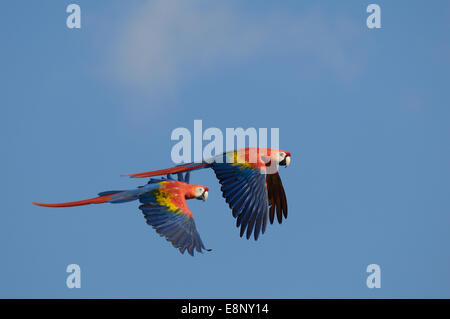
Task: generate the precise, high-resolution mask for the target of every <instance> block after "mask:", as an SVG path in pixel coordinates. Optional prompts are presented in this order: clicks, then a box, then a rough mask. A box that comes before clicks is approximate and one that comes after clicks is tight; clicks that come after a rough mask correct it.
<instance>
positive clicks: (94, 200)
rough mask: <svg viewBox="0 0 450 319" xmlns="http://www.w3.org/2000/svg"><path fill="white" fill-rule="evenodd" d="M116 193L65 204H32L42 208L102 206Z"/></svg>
mask: <svg viewBox="0 0 450 319" xmlns="http://www.w3.org/2000/svg"><path fill="white" fill-rule="evenodd" d="M114 194H117V193H113V194H108V195H103V196H99V197H95V198H89V199H85V200H80V201H76V202H67V203H56V204H45V203H36V202H32V203H33V204H34V205H37V206H43V207H71V206H83V205H89V204H102V203H106V202H108V201H109V200H110V199H111V197H112V196H113V195H114Z"/></svg>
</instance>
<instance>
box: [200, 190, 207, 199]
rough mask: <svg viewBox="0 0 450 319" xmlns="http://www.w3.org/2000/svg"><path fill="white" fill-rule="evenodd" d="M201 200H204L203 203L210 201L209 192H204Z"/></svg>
mask: <svg viewBox="0 0 450 319" xmlns="http://www.w3.org/2000/svg"><path fill="white" fill-rule="evenodd" d="M201 199H202V200H203V201H206V200H207V199H208V192H207V191H204V192H203V194H202V197H201Z"/></svg>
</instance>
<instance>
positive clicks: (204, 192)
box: [188, 184, 209, 201]
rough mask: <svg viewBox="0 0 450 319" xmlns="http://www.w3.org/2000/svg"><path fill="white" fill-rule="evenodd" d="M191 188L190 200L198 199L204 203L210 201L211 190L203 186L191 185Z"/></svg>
mask: <svg viewBox="0 0 450 319" xmlns="http://www.w3.org/2000/svg"><path fill="white" fill-rule="evenodd" d="M189 186H190V187H191V188H190V194H188V195H189V198H196V199H201V200H203V201H205V200H207V199H208V191H209V188H208V187H206V186H202V185H193V184H192V185H189Z"/></svg>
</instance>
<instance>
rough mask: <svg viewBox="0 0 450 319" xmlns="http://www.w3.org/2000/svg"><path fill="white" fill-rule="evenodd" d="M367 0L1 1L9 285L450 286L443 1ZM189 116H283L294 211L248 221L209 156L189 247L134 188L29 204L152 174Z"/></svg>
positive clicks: (227, 120)
mask: <svg viewBox="0 0 450 319" xmlns="http://www.w3.org/2000/svg"><path fill="white" fill-rule="evenodd" d="M72 2H73V3H77V4H79V5H80V6H81V10H82V22H81V23H82V27H81V29H80V30H71V29H68V28H67V27H66V17H67V15H68V14H67V13H66V12H65V9H66V6H67V5H68V4H69V3H72ZM374 2H375V3H378V4H379V5H380V6H381V10H382V16H381V19H382V28H381V29H378V30H369V29H368V28H367V26H366V18H367V16H368V13H366V7H367V5H368V4H369V3H371V2H368V1H356V0H355V1H264V2H262V1H258V3H256V2H255V1H214V2H213V1H184V2H181V1H179V2H172V1H162V0H161V1H137V0H134V1H100V0H98V1H75V0H74V1H3V2H2V5H1V18H0V40H1V50H0V64H1V68H0V91H1V94H0V105H1V115H0V143H1V157H0V164H1V166H0V167H1V171H2V172H1V176H2V182H1V183H0V189H1V191H0V193H1V200H2V205H1V210H0V211H1V214H0V216H1V217H0V256H1V257H0V297H31V298H37V297H57V298H91V297H96V298H102V297H124V298H156V297H159V298H171V297H177V298H195V297H198V298H205V297H216V298H221V297H242V298H250V297H256V298H263V297H266V298H304V297H312V298H333V297H334V298H341V297H351V298H361V297H363V298H366V297H368V298H390V297H437V298H440V297H446V298H449V297H450V248H449V244H450V196H449V193H450V165H449V164H450V149H449V138H450V125H449V119H450V82H449V74H450V41H449V39H450V38H449V33H450V23H449V21H450V3H449V2H448V1H444V0H443V1H406V0H405V1H374ZM194 119H201V120H203V126H204V127H205V128H206V127H218V128H220V129H223V130H225V128H227V127H244V128H247V127H256V128H259V127H267V128H271V127H278V128H280V144H281V145H280V146H281V148H283V149H286V150H288V151H290V152H291V153H292V155H293V161H292V164H291V166H290V167H289V168H287V169H282V170H281V175H282V179H283V182H284V185H285V189H286V193H287V197H288V203H289V216H288V219H287V221H286V223H283V224H282V225H278V224H277V225H272V226H270V227H268V230H267V232H266V233H265V234H264V235H263V236H261V237H260V240H258V241H257V242H255V241H253V240H251V241H247V240H245V239H242V238H240V237H239V231H238V229H237V228H236V227H235V226H234V224H235V220H234V219H233V218H232V216H231V212H230V210H229V209H228V207H227V204H226V203H225V201H224V200H223V199H222V196H221V193H220V189H219V184H218V182H217V181H216V179H215V176H214V174H213V172H212V171H202V172H199V173H198V174H196V175H193V178H192V182H195V183H201V184H204V185H208V186H209V187H210V197H209V199H208V201H207V202H206V203H203V202H200V201H191V202H189V206H190V208H191V210H192V211H193V213H194V216H195V219H196V223H197V226H198V228H199V231H200V234H201V236H202V239H203V241H204V243H205V246H206V247H208V248H212V249H213V251H212V252H210V253H205V254H203V255H198V256H196V257H194V258H192V257H190V256H188V255H181V254H179V252H178V251H177V250H175V249H174V248H172V247H171V245H170V244H169V243H168V242H166V241H165V240H164V239H163V238H161V237H159V236H158V235H157V234H156V233H155V231H154V230H153V229H152V228H151V227H149V226H147V225H146V223H145V220H144V217H143V216H142V214H141V212H140V211H139V210H138V208H137V206H138V203H126V204H122V205H109V204H105V205H91V206H84V207H76V208H67V209H45V208H41V207H35V206H33V205H31V201H43V202H59V201H70V200H79V199H84V198H88V197H91V196H93V195H95V194H96V193H98V192H100V191H104V190H109V189H117V188H119V189H121V188H124V189H127V188H133V187H135V186H138V185H140V184H141V183H143V182H145V181H142V180H132V179H128V178H125V177H121V176H120V175H121V174H124V173H134V172H140V171H146V170H152V169H159V168H165V167H168V166H171V165H172V163H171V158H170V151H171V148H172V146H173V145H174V142H172V141H171V140H170V134H171V131H172V130H173V129H175V128H177V127H186V128H189V129H191V130H192V129H193V121H194ZM72 263H76V264H79V265H80V267H81V272H82V288H81V289H68V288H67V287H66V283H65V281H66V277H67V275H68V274H67V273H66V266H67V265H68V264H72ZM372 263H375V264H379V265H380V267H381V272H382V273H381V288H380V289H368V288H367V286H366V277H367V275H368V274H367V273H366V267H367V265H369V264H372Z"/></svg>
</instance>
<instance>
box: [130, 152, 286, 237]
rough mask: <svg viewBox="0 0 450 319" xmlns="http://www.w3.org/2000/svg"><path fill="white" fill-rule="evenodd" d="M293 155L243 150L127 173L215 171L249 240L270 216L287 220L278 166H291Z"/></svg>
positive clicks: (260, 230) (257, 234)
mask: <svg viewBox="0 0 450 319" xmlns="http://www.w3.org/2000/svg"><path fill="white" fill-rule="evenodd" d="M290 162H291V153H289V152H286V151H283V150H278V149H270V148H243V149H239V150H237V151H231V152H226V153H223V154H220V155H217V156H215V157H213V158H212V159H209V160H205V161H204V162H202V163H188V164H182V165H178V166H175V167H172V168H168V169H162V170H157V171H150V172H144V173H137V174H128V175H126V176H130V177H133V178H144V177H153V176H159V175H165V174H173V173H181V172H186V171H192V170H197V169H202V168H212V169H213V170H214V172H215V174H216V177H217V179H218V180H219V182H220V184H221V185H222V187H221V190H222V194H223V197H224V198H225V200H226V202H227V203H228V205H229V206H230V208H231V209H232V211H233V217H235V218H237V220H236V226H237V227H239V226H240V227H241V230H240V236H241V237H242V236H243V234H244V233H245V231H246V230H247V236H246V237H247V239H249V238H250V236H251V234H252V231H253V229H254V238H255V240H257V239H258V236H259V233H260V232H262V233H263V234H264V232H265V230H266V225H267V217H268V215H269V216H270V223H271V224H272V223H273V220H274V216H275V211H276V213H277V219H278V222H279V223H280V224H281V223H282V219H283V215H284V218H287V212H288V208H287V200H286V194H285V192H284V188H283V184H282V182H281V178H280V175H279V174H278V169H277V166H278V165H281V166H286V167H287V166H289V164H290Z"/></svg>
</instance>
